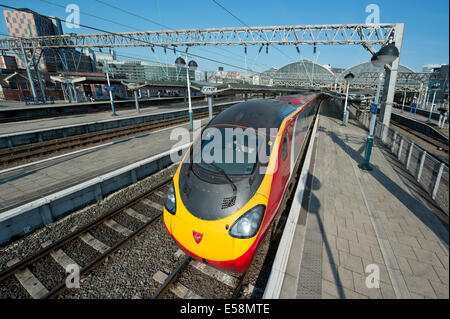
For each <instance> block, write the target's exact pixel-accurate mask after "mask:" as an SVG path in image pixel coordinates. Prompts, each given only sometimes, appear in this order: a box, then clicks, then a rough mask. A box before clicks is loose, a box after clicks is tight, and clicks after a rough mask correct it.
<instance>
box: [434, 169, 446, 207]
mask: <svg viewBox="0 0 450 319" xmlns="http://www.w3.org/2000/svg"><path fill="white" fill-rule="evenodd" d="M444 166H445V164H444V163H441V165H440V166H439V171H438V174H437V177H436V181H435V182H434V187H433V192H432V193H431V198H432V199H436V194H437V191H438V188H439V183H440V181H441V177H442V172H443V171H444Z"/></svg>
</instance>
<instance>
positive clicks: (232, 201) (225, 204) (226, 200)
mask: <svg viewBox="0 0 450 319" xmlns="http://www.w3.org/2000/svg"><path fill="white" fill-rule="evenodd" d="M235 203H236V196H233V197H225V198H224V199H223V202H222V209H225V208H228V207H231V206H233V205H234V204H235Z"/></svg>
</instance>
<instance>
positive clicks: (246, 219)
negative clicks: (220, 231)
mask: <svg viewBox="0 0 450 319" xmlns="http://www.w3.org/2000/svg"><path fill="white" fill-rule="evenodd" d="M265 210H266V206H264V205H257V206H255V207H253V208H252V209H250V210H249V211H248V212H246V213H245V214H244V215H242V216H241V217H239V219H238V220H237V221H235V222H234V224H233V225H232V226H231V228H230V232H229V234H230V236H232V237H235V238H251V237H253V236H255V235H256V233H257V232H258V229H259V226H261V222H262V219H263V217H264V211H265Z"/></svg>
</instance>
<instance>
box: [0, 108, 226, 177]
mask: <svg viewBox="0 0 450 319" xmlns="http://www.w3.org/2000/svg"><path fill="white" fill-rule="evenodd" d="M218 112H219V110H216V111H215V112H214V115H216V114H217V113H218ZM207 117H208V112H200V113H197V114H194V119H204V118H207ZM187 121H189V117H188V116H182V117H176V118H173V119H165V120H158V121H151V122H147V123H143V124H138V125H133V126H126V127H119V128H114V129H109V130H104V131H100V132H92V133H87V134H82V135H76V136H71V137H67V138H59V139H55V140H51V141H46V142H41V143H33V144H27V145H23V146H17V147H14V148H7V149H1V150H0V167H1V168H3V169H5V168H9V167H13V166H16V165H19V164H24V163H27V162H32V161H35V160H38V159H43V158H47V157H50V156H52V155H55V154H64V153H68V152H71V151H74V150H78V149H82V148H86V147H88V146H95V145H99V144H103V143H106V142H111V141H115V140H119V139H122V138H126V137H131V136H135V135H138V134H143V133H146V132H152V131H155V130H158V129H161V128H166V127H170V126H174V125H177V124H182V123H185V122H187Z"/></svg>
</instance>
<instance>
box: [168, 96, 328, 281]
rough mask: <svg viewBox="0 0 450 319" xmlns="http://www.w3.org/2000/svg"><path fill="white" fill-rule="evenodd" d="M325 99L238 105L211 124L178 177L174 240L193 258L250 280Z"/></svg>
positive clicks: (171, 221) (172, 197)
mask: <svg viewBox="0 0 450 319" xmlns="http://www.w3.org/2000/svg"><path fill="white" fill-rule="evenodd" d="M321 97H322V96H321V94H320V93H311V94H305V95H298V96H285V97H278V98H276V99H268V100H254V101H248V102H244V103H239V104H236V105H234V106H232V107H230V108H228V109H226V110H224V111H222V112H221V113H219V114H218V115H217V116H216V117H215V118H214V119H212V120H211V121H210V122H209V123H208V125H207V126H206V127H205V128H204V130H203V131H202V135H201V138H199V139H198V140H197V141H194V143H193V145H192V146H191V148H190V150H189V152H187V153H186V155H185V157H184V158H183V160H182V162H181V163H180V165H179V166H178V169H177V171H176V173H175V174H174V177H173V182H172V185H171V187H170V189H169V192H168V196H167V200H166V203H165V207H164V224H165V227H166V229H167V232H168V233H169V235H170V236H171V237H172V238H173V239H174V240H175V242H177V244H178V245H179V246H180V247H181V248H182V249H183V250H184V251H185V252H186V253H188V254H189V255H191V256H192V257H193V258H196V259H198V260H200V261H202V262H205V263H208V264H210V265H212V266H214V267H216V268H219V269H223V270H228V271H232V272H236V273H242V272H245V271H246V269H247V268H248V267H249V265H250V263H251V260H252V259H253V256H254V254H255V252H256V250H257V248H258V246H259V244H260V243H261V241H262V239H263V238H264V236H265V234H266V233H267V230H268V229H269V227H270V225H271V224H272V222H273V220H274V218H275V216H276V214H277V212H278V208H279V206H280V204H281V201H282V199H283V196H284V194H285V191H286V188H287V185H289V181H290V179H291V177H292V175H293V169H294V167H295V163H296V162H297V160H298V156H299V154H300V152H301V150H302V148H303V147H304V144H305V138H306V135H307V134H306V133H307V131H308V129H309V128H310V126H311V123H312V119H313V116H314V114H315V113H316V110H317V108H318V105H319V102H320V99H321Z"/></svg>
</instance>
